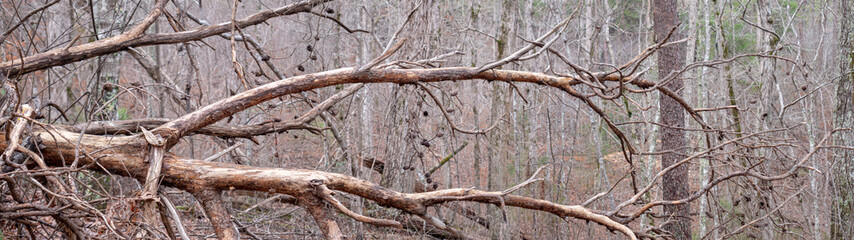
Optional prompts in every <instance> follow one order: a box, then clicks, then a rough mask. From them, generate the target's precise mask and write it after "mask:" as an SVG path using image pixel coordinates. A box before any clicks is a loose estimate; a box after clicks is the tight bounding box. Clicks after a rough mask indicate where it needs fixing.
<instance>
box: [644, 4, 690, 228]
mask: <svg viewBox="0 0 854 240" xmlns="http://www.w3.org/2000/svg"><path fill="white" fill-rule="evenodd" d="M676 5H677V1H676V0H660V1H653V16H652V18H653V22H654V26H653V31H654V32H655V41H656V42H659V41H664V39H665V38H666V37H667V34H668V33H669V32H670V31H671V30H672V29H673V28H674V27H676V26H677V25H678V24H679V18H678V16H677V6H676ZM670 39H682V36H681V33H680V32H679V30H678V29H676V30H675V32H674V33H673V35H672V37H671V38H670ZM658 66H659V76H660V78H661V79H665V78H666V77H667V76H668V75H670V74H671V73H675V72H676V71H678V70H680V69H682V68H683V67H684V66H685V45H684V44H676V45H673V46H669V47H666V48H663V49H661V51H660V52H659V53H658ZM663 87H665V88H668V89H670V90H672V91H675V92H676V93H677V94H679V95H681V94H682V87H683V83H682V79H681V77H676V78H674V79H673V80H672V81H670V82H669V83H667V84H665V85H664V86H663ZM659 101H660V105H659V107H660V112H661V122H662V123H663V124H664V125H666V126H668V127H662V128H661V135H660V138H661V149H662V150H663V151H667V152H668V153H665V154H663V155H662V156H661V168H662V169H664V168H666V167H668V166H670V165H672V164H673V163H674V162H676V161H678V160H680V159H682V157H683V156H684V153H685V149H684V146H686V142H685V135H684V133H683V132H682V130H681V128H682V127H684V126H685V113H684V110H683V109H682V107H681V106H679V103H678V102H676V100H674V99H671V98H670V97H668V96H666V95H664V94H661V95H659ZM661 190H662V197H663V198H664V200H676V199H682V198H685V197H688V166H687V165H682V166H680V167H677V168H675V169H673V170H672V171H670V172H668V173H667V174H665V175H664V179H662V184H661ZM689 214H690V206H689V205H687V204H683V205H667V206H664V215H665V216H667V217H666V220H665V221H668V223H667V224H665V225H664V226H663V228H664V230H665V231H668V232H670V234H672V235H673V237H674V238H675V239H691V219H690V216H689Z"/></svg>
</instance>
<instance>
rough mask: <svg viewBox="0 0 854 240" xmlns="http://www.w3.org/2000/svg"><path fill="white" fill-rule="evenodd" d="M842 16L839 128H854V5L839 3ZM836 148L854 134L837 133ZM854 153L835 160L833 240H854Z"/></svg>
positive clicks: (848, 142) (853, 141)
mask: <svg viewBox="0 0 854 240" xmlns="http://www.w3.org/2000/svg"><path fill="white" fill-rule="evenodd" d="M839 2H840V8H839V9H840V11H841V15H842V16H840V18H839V19H840V20H839V30H840V34H839V36H840V39H839V42H840V48H839V51H840V54H839V55H840V71H841V72H842V77H841V78H840V79H839V85H838V87H837V89H836V97H837V100H838V102H837V103H836V104H837V105H836V112H835V114H836V123H835V125H836V126H835V127H836V128H852V127H854V106H852V104H854V103H852V94H854V74H852V73H851V69H852V67H854V14H852V12H851V11H852V10H854V9H852V8H854V3H851V2H849V1H839ZM835 140H836V145H842V146H852V145H854V133H852V131H841V132H838V133H836V139H835ZM852 158H854V153H852V152H851V151H848V150H839V152H837V154H836V159H834V161H835V163H834V166H835V167H834V168H833V169H834V178H833V180H832V181H833V182H832V184H833V189H834V195H835V196H834V198H833V199H832V202H833V209H832V211H831V212H832V214H833V216H832V219H831V221H830V222H831V230H830V233H831V239H854V176H852V174H854V161H852V160H854V159H852Z"/></svg>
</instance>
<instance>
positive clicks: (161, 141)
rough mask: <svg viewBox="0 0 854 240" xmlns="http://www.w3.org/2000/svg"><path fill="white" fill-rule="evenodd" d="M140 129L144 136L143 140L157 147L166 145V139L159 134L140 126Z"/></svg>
mask: <svg viewBox="0 0 854 240" xmlns="http://www.w3.org/2000/svg"><path fill="white" fill-rule="evenodd" d="M140 129H142V135H143V136H144V137H145V141H146V142H148V144H151V145H153V146H157V147H162V146H165V145H166V139H165V138H163V137H161V136H160V134H154V133H152V132H150V131H148V129H145V128H144V127H140Z"/></svg>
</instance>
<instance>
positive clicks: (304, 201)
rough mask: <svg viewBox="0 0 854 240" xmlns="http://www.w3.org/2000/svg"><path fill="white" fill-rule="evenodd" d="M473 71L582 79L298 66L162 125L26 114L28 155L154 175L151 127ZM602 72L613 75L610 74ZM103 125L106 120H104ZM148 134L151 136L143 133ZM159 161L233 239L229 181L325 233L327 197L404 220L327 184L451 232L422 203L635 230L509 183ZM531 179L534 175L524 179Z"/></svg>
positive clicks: (332, 229) (331, 226)
mask: <svg viewBox="0 0 854 240" xmlns="http://www.w3.org/2000/svg"><path fill="white" fill-rule="evenodd" d="M473 79H486V80H497V81H506V82H529V83H535V84H543V85H547V86H551V87H556V88H560V89H562V90H564V91H567V92H571V91H573V90H572V89H571V86H572V85H574V84H579V82H578V80H577V79H574V78H568V77H554V76H548V75H543V74H538V73H530V72H519V71H507V70H489V71H482V72H479V73H478V70H477V69H475V68H440V69H415V70H402V69H398V70H385V69H370V70H365V71H361V72H359V71H357V70H355V69H352V68H350V69H339V70H332V71H328V72H320V73H315V74H306V75H301V76H297V77H293V78H288V79H283V80H281V81H277V82H273V83H270V84H267V85H263V86H259V87H257V88H254V89H252V90H249V91H245V92H243V93H241V94H238V95H235V96H233V97H231V98H227V99H224V100H222V101H219V102H217V103H214V104H211V105H208V106H206V107H203V108H201V109H199V110H198V111H195V112H193V113H190V114H188V115H185V116H184V117H181V118H178V119H175V120H172V121H169V122H167V123H165V124H162V122H158V121H156V120H144V121H136V122H133V123H128V122H127V121H126V122H120V123H116V124H110V123H96V124H94V125H89V126H78V127H73V126H62V125H48V124H43V123H38V122H32V123H33V124H35V125H34V126H33V127H32V128H33V131H32V132H31V133H30V134H32V136H34V137H35V138H36V139H37V140H36V141H37V142H39V143H40V145H41V146H42V147H43V148H41V149H39V152H40V154H34V153H33V154H29V155H30V156H31V157H33V158H43V160H36V162H40V161H44V163H46V164H48V165H49V166H56V167H60V166H68V165H78V166H88V168H89V169H93V170H99V171H106V172H110V173H113V174H118V175H122V176H128V177H133V178H136V179H138V180H140V181H142V182H144V181H145V180H146V179H147V178H150V175H149V174H150V173H149V169H150V168H151V165H152V163H153V161H150V160H149V159H150V158H151V152H152V151H151V150H152V149H155V148H157V147H158V146H154V145H152V144H150V142H149V140H148V139H150V138H151V137H150V135H155V134H156V135H159V137H162V138H164V139H168V140H167V142H169V143H171V144H173V145H174V143H177V141H178V139H180V138H181V137H183V136H185V135H186V134H189V133H194V132H197V131H198V132H201V133H206V134H211V135H214V136H216V135H220V134H222V133H223V132H224V131H216V130H215V129H216V128H208V129H207V130H202V129H205V127H208V126H211V124H213V123H215V122H217V121H219V120H220V119H223V118H225V117H228V116H230V115H232V114H234V113H236V112H239V111H242V110H244V109H247V108H250V107H252V106H254V105H257V104H259V103H262V102H264V101H266V100H269V99H273V98H276V97H279V96H283V95H286V94H292V93H298V92H302V91H308V90H311V89H316V88H321V87H326V86H332V85H337V84H347V83H378V82H392V83H399V84H414V83H418V82H435V81H453V80H473ZM605 79H613V80H617V79H615V78H614V77H610V78H605ZM630 80H631V79H630V78H626V79H625V80H624V81H630ZM16 116H17V115H16ZM18 118H25V119H29V118H27V117H26V116H18ZM33 121H34V120H33ZM159 124H162V125H159ZM154 125H159V127H157V128H155V129H154V130H152V131H151V132H150V133H147V130H144V129H145V126H154ZM290 126H294V128H296V127H299V126H301V125H299V124H290ZM108 127H112V128H110V129H107V128H108ZM140 129H141V130H143V131H145V132H146V133H142V134H136V135H132V136H112V135H110V136H103V135H93V134H81V133H80V132H87V133H98V132H101V133H107V134H116V133H120V132H127V133H132V132H138V130H140ZM72 131H76V132H72ZM146 135H149V137H148V139H147V137H146ZM3 137H4V138H3V139H4V141H3V142H4V143H6V144H4V145H0V147H3V148H6V149H9V148H12V149H17V150H24V149H23V148H21V147H20V146H15V144H17V143H15V142H17V140H16V141H10V140H11V139H7V138H6V136H5V135H3ZM24 151H29V150H24ZM154 161H156V160H154ZM161 161H162V163H161V164H162V167H161V168H162V169H161V170H160V173H159V178H160V179H161V180H160V181H161V183H162V184H164V185H166V186H170V187H175V188H178V189H182V190H185V191H187V192H190V193H192V194H193V195H194V196H195V197H196V198H197V199H198V200H199V201H200V202H201V203H202V206H204V208H205V211H206V213H207V215H208V216H209V218H210V221H211V223H212V224H213V226H214V228H215V229H216V233H217V236H218V237H219V238H221V239H233V238H235V237H236V236H237V233H236V232H235V230H234V228H233V227H231V223H230V219H231V217H230V215H229V213H228V212H227V211H226V210H225V208H224V207H223V206H222V204H223V203H222V200H221V197H220V194H221V191H223V190H235V189H236V190H252V191H264V192H271V193H281V194H287V195H290V196H293V197H295V198H296V199H298V203H299V205H300V206H302V207H305V208H306V209H308V210H309V212H310V213H311V214H312V216H313V217H314V218H315V221H316V222H317V223H318V225H319V226H320V228H321V229H322V230H323V232H324V234H325V235H326V236H327V238H329V239H339V238H341V237H342V233H341V232H340V230H339V227H338V226H337V224H336V223H335V219H334V217H333V214H331V213H330V212H329V210H328V209H326V208H325V206H324V203H326V204H330V205H332V206H334V207H336V209H337V210H338V211H340V212H342V213H344V214H346V215H348V216H350V217H352V218H354V219H356V220H358V221H361V222H365V223H368V224H373V225H378V226H386V227H394V228H400V227H401V223H399V222H397V221H394V220H387V219H375V218H371V217H366V216H361V215H358V214H356V213H354V212H352V211H350V210H348V209H346V208H345V207H344V206H343V205H341V204H340V203H339V202H338V201H337V200H335V198H334V197H333V195H334V192H332V191H330V190H334V191H340V192H344V193H348V194H353V195H356V196H360V197H363V198H366V199H369V200H371V201H374V202H376V203H378V204H379V205H382V206H386V207H390V208H395V209H399V210H401V211H403V212H405V213H408V214H413V215H415V216H418V217H421V218H423V219H425V220H427V222H428V223H430V224H431V225H433V226H435V227H437V228H439V229H443V230H449V231H453V230H452V229H449V228H448V227H447V226H446V225H445V224H444V223H442V222H441V220H438V219H436V218H434V217H431V216H429V215H427V207H430V206H433V205H437V204H442V203H446V202H453V201H471V202H481V203H489V204H496V205H500V206H502V207H503V206H505V205H506V206H513V207H520V208H525V209H531V210H538V211H544V212H548V213H552V214H555V215H557V216H559V217H561V218H576V219H583V220H589V221H592V222H596V223H599V224H601V225H603V226H605V227H607V228H608V229H610V230H612V231H619V232H621V233H623V234H624V235H626V236H627V237H629V238H631V239H635V238H636V237H635V234H634V232H633V230H632V229H630V228H628V227H627V226H626V225H624V224H622V223H619V222H617V221H615V220H614V219H611V218H609V217H608V216H605V215H602V214H601V213H596V212H594V211H591V210H589V209H587V208H585V207H582V206H578V205H574V206H571V205H561V204H556V203H552V202H548V201H543V200H538V199H533V198H526V197H521V196H515V195H510V194H509V193H510V192H511V191H504V192H485V191H482V190H476V189H444V190H438V191H432V192H424V193H400V192H396V191H392V190H389V189H385V188H382V187H379V186H378V185H376V184H374V183H371V182H368V181H364V180H360V179H357V178H353V177H350V176H346V175H342V174H335V173H328V172H322V171H310V170H294V169H276V168H258V167H250V166H243V165H237V164H227V163H217V162H207V161H201V160H195V159H184V158H181V157H179V156H175V155H172V154H169V153H166V154H164V155H163V157H162V160H161ZM533 177H536V176H532V178H533ZM528 183H530V182H526V183H524V184H528ZM519 187H521V186H519ZM512 190H515V189H512Z"/></svg>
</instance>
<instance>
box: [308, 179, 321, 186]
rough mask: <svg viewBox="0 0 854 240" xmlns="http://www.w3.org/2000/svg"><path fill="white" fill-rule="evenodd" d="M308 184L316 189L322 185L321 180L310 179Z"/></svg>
mask: <svg viewBox="0 0 854 240" xmlns="http://www.w3.org/2000/svg"><path fill="white" fill-rule="evenodd" d="M308 183H309V184H311V185H312V186H315V187H317V186H320V185H323V180H321V179H312V180H310V181H308Z"/></svg>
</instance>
